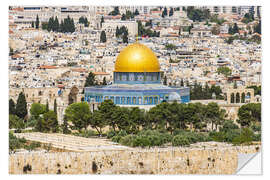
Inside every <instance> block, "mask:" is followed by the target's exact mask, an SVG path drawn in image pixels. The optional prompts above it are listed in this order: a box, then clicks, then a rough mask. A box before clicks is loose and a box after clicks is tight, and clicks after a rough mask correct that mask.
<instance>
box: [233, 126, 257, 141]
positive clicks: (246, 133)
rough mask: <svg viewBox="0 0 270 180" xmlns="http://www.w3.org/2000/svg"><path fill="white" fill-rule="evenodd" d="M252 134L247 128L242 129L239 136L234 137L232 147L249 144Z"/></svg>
mask: <svg viewBox="0 0 270 180" xmlns="http://www.w3.org/2000/svg"><path fill="white" fill-rule="evenodd" d="M253 136H254V133H253V131H252V130H251V129H249V128H243V129H242V131H241V134H240V135H239V136H237V137H235V138H234V139H233V141H232V143H233V144H234V145H238V144H244V143H245V144H250V143H251V141H252V139H253Z"/></svg>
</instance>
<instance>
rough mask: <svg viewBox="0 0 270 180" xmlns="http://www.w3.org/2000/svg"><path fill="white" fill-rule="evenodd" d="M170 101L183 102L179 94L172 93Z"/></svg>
mask: <svg viewBox="0 0 270 180" xmlns="http://www.w3.org/2000/svg"><path fill="white" fill-rule="evenodd" d="M169 101H181V97H180V95H179V94H178V93H176V92H172V93H170V94H169Z"/></svg>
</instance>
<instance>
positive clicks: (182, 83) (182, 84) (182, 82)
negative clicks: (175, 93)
mask: <svg viewBox="0 0 270 180" xmlns="http://www.w3.org/2000/svg"><path fill="white" fill-rule="evenodd" d="M180 85H181V86H182V87H183V86H184V80H183V79H181V83H180Z"/></svg>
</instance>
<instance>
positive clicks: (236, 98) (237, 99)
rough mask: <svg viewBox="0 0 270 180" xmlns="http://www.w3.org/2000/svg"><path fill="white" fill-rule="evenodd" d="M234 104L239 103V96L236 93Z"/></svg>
mask: <svg viewBox="0 0 270 180" xmlns="http://www.w3.org/2000/svg"><path fill="white" fill-rule="evenodd" d="M235 102H236V103H240V94H239V93H236V97H235Z"/></svg>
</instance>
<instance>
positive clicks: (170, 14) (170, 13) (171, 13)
mask: <svg viewBox="0 0 270 180" xmlns="http://www.w3.org/2000/svg"><path fill="white" fill-rule="evenodd" d="M172 15H173V8H171V9H170V12H169V16H172Z"/></svg>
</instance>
